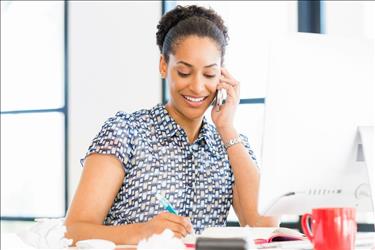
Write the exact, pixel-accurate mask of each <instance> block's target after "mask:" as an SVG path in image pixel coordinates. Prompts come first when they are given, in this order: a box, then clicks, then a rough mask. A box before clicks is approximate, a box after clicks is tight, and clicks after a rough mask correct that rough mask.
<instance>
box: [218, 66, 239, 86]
mask: <svg viewBox="0 0 375 250" xmlns="http://www.w3.org/2000/svg"><path fill="white" fill-rule="evenodd" d="M220 81H223V82H226V83H228V84H230V85H232V86H239V84H240V83H239V82H238V81H237V80H236V79H235V78H234V77H233V76H232V75H231V74H230V73H229V72H228V70H227V69H226V68H221V77H220Z"/></svg>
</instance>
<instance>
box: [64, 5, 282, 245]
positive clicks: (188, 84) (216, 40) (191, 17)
mask: <svg viewBox="0 0 375 250" xmlns="http://www.w3.org/2000/svg"><path fill="white" fill-rule="evenodd" d="M156 37H157V45H158V46H159V49H160V52H161V55H160V65H159V69H160V74H161V76H162V77H163V78H165V79H166V81H167V82H168V85H169V93H170V100H169V101H168V103H167V104H166V105H165V106H162V105H157V106H155V107H154V108H152V109H150V110H140V111H137V112H134V113H132V114H126V113H123V112H119V113H117V114H116V116H115V117H112V118H110V119H109V120H108V121H107V122H106V123H105V124H104V126H103V127H102V129H101V131H100V132H99V134H98V135H97V137H96V138H95V139H94V140H93V143H92V145H91V146H90V148H89V150H88V153H87V155H86V157H85V160H84V167H83V173H82V177H81V180H80V183H79V186H78V189H77V191H76V194H75V197H74V199H73V202H72V204H71V206H70V208H69V211H68V214H67V218H66V226H67V237H68V238H73V239H74V241H78V240H82V239H89V238H101V239H108V240H111V241H113V242H115V243H116V244H136V243H137V242H138V241H139V240H141V239H143V238H146V237H149V236H151V235H152V234H155V233H161V232H162V231H163V230H164V229H167V228H169V229H171V230H172V231H173V232H174V233H175V235H176V236H178V237H183V236H185V235H187V234H188V233H190V232H192V231H195V232H196V233H200V232H202V230H203V229H204V228H205V227H209V226H225V225H226V218H227V215H228V211H229V209H230V206H231V205H232V204H233V207H234V209H235V212H236V214H237V216H238V218H239V221H240V224H241V225H250V226H276V225H277V221H276V220H275V219H274V218H271V217H262V216H260V215H259V214H258V212H257V200H258V186H259V173H258V169H257V166H256V164H255V157H254V155H253V152H252V151H251V149H250V146H249V143H248V141H247V138H246V137H244V136H242V135H241V136H240V135H239V134H238V132H237V131H236V129H235V128H234V126H233V120H234V115H235V111H236V107H237V105H238V103H239V96H240V95H239V83H238V82H237V81H236V80H235V79H234V78H233V76H231V74H230V73H229V72H228V70H227V69H225V68H224V67H223V59H224V54H225V46H226V45H227V40H228V34H227V28H226V27H225V26H224V24H223V21H222V19H221V17H220V16H218V15H217V14H216V13H215V12H214V11H213V10H211V9H210V10H209V9H205V8H203V7H198V6H190V7H181V6H177V7H176V8H175V9H173V10H172V11H170V12H168V13H167V14H166V15H164V16H163V17H162V18H161V20H160V22H159V25H158V31H157V33H156ZM220 89H225V90H226V91H227V99H226V102H225V104H224V105H222V106H221V107H220V108H213V109H212V112H211V117H212V121H213V122H214V125H215V126H213V125H210V124H208V123H207V121H206V119H205V118H204V113H205V111H206V110H207V109H208V108H209V106H210V104H211V103H212V102H213V101H214V99H215V96H216V93H217V91H218V90H220ZM158 193H159V194H162V195H163V196H165V198H166V199H168V200H169V201H170V203H171V204H172V205H173V206H174V208H175V210H176V211H177V214H178V215H176V214H173V213H169V212H166V211H165V210H164V207H163V206H162V205H161V204H160V203H159V202H158V200H157V198H156V196H157V194H158Z"/></svg>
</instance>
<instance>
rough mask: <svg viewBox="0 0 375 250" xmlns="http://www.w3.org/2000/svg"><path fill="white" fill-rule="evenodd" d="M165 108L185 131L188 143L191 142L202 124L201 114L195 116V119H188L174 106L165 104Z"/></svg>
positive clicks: (195, 137)
mask: <svg viewBox="0 0 375 250" xmlns="http://www.w3.org/2000/svg"><path fill="white" fill-rule="evenodd" d="M165 108H166V109H167V111H168V113H169V115H170V116H171V117H172V118H173V119H174V120H175V121H176V123H177V124H178V125H180V127H181V128H182V129H183V130H184V131H185V133H186V135H187V137H188V141H189V143H190V144H191V143H193V142H194V141H195V140H196V139H197V138H198V135H199V130H200V129H201V126H202V120H203V116H202V117H199V118H196V119H189V118H187V117H186V116H184V115H183V114H181V113H180V112H178V110H176V109H175V108H172V107H170V105H168V104H167V105H166V106H165Z"/></svg>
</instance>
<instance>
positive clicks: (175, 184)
mask: <svg viewBox="0 0 375 250" xmlns="http://www.w3.org/2000/svg"><path fill="white" fill-rule="evenodd" d="M241 137H242V139H243V140H244V142H245V143H244V144H245V146H246V148H247V149H248V152H249V154H250V155H251V157H252V158H253V160H255V158H254V156H253V152H252V150H251V149H250V145H249V143H248V141H247V138H246V137H245V136H243V135H241ZM92 153H99V154H111V155H114V156H116V157H117V158H118V159H119V160H120V161H121V163H122V165H123V169H124V171H125V178H124V181H123V184H122V186H121V188H120V190H119V192H118V194H117V196H116V198H115V200H114V202H113V204H112V207H111V209H110V210H109V212H108V214H107V216H106V218H105V220H104V224H106V225H120V224H131V223H139V222H146V221H148V220H150V219H152V218H153V217H154V216H155V215H157V214H159V213H160V212H162V211H164V208H163V206H162V205H161V204H159V201H158V200H157V198H156V193H158V192H159V193H160V194H162V195H164V197H165V198H166V199H167V200H169V202H170V203H171V204H172V206H173V207H174V208H175V210H176V211H177V213H178V215H181V216H186V217H189V218H190V220H191V222H192V224H193V227H194V230H195V232H196V233H201V232H202V230H203V229H204V228H205V227H209V226H226V221H227V216H228V212H229V209H230V206H231V204H232V186H233V183H234V177H233V173H232V169H231V166H230V165H229V160H228V155H227V153H226V150H225V148H224V144H223V142H222V140H221V138H220V136H219V134H218V132H217V131H216V128H215V127H214V126H213V125H211V124H209V123H208V122H207V120H206V118H204V120H203V124H202V127H201V129H200V132H199V135H198V139H197V140H196V141H194V143H192V144H190V143H189V142H188V139H187V136H186V134H185V132H184V130H183V129H182V128H181V127H180V126H179V125H178V124H177V123H176V122H175V121H174V120H173V118H172V117H171V116H170V115H169V114H168V112H167V110H166V109H165V107H164V106H163V105H160V104H159V105H157V106H155V107H153V108H152V109H149V110H146V109H144V110H140V111H137V112H134V113H132V114H127V113H124V112H118V113H117V114H116V115H115V116H114V117H112V118H110V119H108V120H107V121H106V122H105V124H104V125H103V127H102V129H101V131H100V132H99V134H98V135H97V136H96V137H95V139H94V140H93V142H92V144H91V146H90V147H89V149H88V152H87V154H86V156H87V155H90V154H92Z"/></svg>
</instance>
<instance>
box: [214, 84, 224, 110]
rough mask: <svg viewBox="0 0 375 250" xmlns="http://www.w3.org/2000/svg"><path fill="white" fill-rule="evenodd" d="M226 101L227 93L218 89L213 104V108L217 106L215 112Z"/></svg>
mask: <svg viewBox="0 0 375 250" xmlns="http://www.w3.org/2000/svg"><path fill="white" fill-rule="evenodd" d="M226 99H227V91H226V90H225V89H218V90H217V91H216V97H215V100H214V102H213V105H214V106H217V111H220V107H221V106H222V105H224V103H225V101H226Z"/></svg>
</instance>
